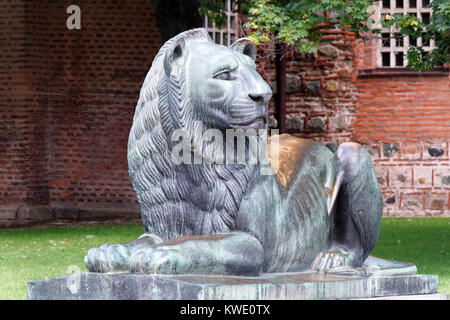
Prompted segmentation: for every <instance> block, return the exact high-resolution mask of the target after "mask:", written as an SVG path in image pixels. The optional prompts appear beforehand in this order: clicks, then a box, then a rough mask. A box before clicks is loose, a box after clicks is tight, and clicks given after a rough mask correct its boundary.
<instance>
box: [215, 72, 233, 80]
mask: <svg viewBox="0 0 450 320" xmlns="http://www.w3.org/2000/svg"><path fill="white" fill-rule="evenodd" d="M214 79H219V80H231V72H230V71H223V72H221V73H219V74H216V75H215V76H214Z"/></svg>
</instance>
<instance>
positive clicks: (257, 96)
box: [248, 93, 272, 104]
mask: <svg viewBox="0 0 450 320" xmlns="http://www.w3.org/2000/svg"><path fill="white" fill-rule="evenodd" d="M248 96H249V97H250V99H252V100H253V101H255V102H256V103H257V104H266V103H268V102H269V99H270V97H271V96H272V94H271V93H249V94H248Z"/></svg>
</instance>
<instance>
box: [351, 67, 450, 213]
mask: <svg viewBox="0 0 450 320" xmlns="http://www.w3.org/2000/svg"><path fill="white" fill-rule="evenodd" d="M358 91H359V96H358V112H357V118H356V122H355V124H354V126H355V129H354V140H355V141H358V142H361V143H363V144H367V145H369V146H371V150H372V155H373V157H374V160H375V163H376V170H377V176H378V182H379V184H380V186H381V188H382V190H383V193H384V200H385V201H384V208H385V210H384V213H385V215H390V216H412V215H414V216H416V215H417V216H423V215H427V216H428V215H433V216H442V215H444V216H449V215H450V201H449V200H450V159H449V141H450V79H449V78H448V76H447V77H445V76H439V77H433V76H426V77H425V76H421V77H419V76H410V77H372V78H371V77H368V78H361V79H359V81H358Z"/></svg>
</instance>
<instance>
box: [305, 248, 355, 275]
mask: <svg viewBox="0 0 450 320" xmlns="http://www.w3.org/2000/svg"><path fill="white" fill-rule="evenodd" d="M355 263H356V255H355V254H354V253H353V252H350V251H345V250H343V249H336V250H330V251H324V252H321V253H319V254H318V255H317V256H316V258H315V259H314V262H313V264H312V266H311V268H312V269H313V270H314V271H316V272H319V273H334V272H330V271H332V270H337V269H339V268H342V267H344V268H347V267H350V268H354V267H355Z"/></svg>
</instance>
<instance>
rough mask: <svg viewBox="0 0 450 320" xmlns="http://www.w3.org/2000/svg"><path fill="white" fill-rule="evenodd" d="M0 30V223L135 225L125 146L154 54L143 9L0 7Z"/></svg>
mask: <svg viewBox="0 0 450 320" xmlns="http://www.w3.org/2000/svg"><path fill="white" fill-rule="evenodd" d="M72 4H75V5H78V6H80V8H81V30H68V29H67V27H66V19H67V18H68V17H69V14H67V13H66V9H67V7H68V6H69V5H72ZM0 22H1V24H0V28H1V29H2V32H1V33H0V37H2V39H0V40H1V41H0V43H1V45H2V50H0V90H1V91H3V92H4V93H5V94H2V95H1V96H0V104H1V109H0V117H1V119H2V122H1V124H0V136H1V137H2V138H0V143H1V144H0V163H2V166H1V169H0V181H2V183H1V184H0V206H1V207H2V211H0V221H3V225H13V224H14V223H16V224H20V223H23V222H27V221H28V220H34V219H40V218H41V219H53V218H55V217H56V218H70V219H84V218H90V217H91V216H92V215H96V216H97V217H101V216H102V215H103V216H104V215H111V216H114V215H115V214H116V215H117V216H118V217H123V216H128V215H129V214H131V215H132V216H136V213H137V212H138V206H137V202H136V197H135V193H134V191H133V189H132V186H131V183H130V181H129V176H128V172H127V169H128V166H127V160H126V146H127V139H128V132H129V128H130V127H131V122H132V118H133V114H134V108H135V105H136V102H137V99H138V96H139V90H140V87H141V85H142V82H143V80H144V77H145V74H146V72H147V71H148V69H149V67H150V65H151V62H152V60H153V57H154V55H155V54H156V52H157V50H158V49H159V47H160V46H161V40H160V36H159V30H158V27H157V25H156V21H155V17H154V8H153V7H152V5H151V4H150V1H148V0H136V1H120V0H116V1H114V0H110V1H60V0H58V1H56V0H37V1H24V0H21V1H19V0H14V1H8V2H6V1H2V3H1V4H0Z"/></svg>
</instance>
